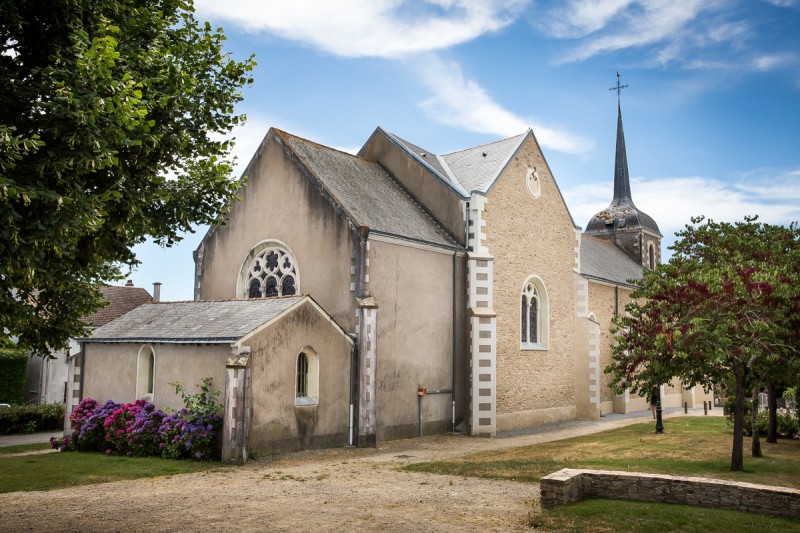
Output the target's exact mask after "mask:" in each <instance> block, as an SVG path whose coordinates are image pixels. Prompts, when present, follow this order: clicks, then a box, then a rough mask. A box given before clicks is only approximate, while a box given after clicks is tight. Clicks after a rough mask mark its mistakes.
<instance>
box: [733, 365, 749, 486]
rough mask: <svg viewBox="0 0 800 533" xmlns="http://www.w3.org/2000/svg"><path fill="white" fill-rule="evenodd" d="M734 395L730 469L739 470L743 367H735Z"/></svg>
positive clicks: (741, 452) (740, 463)
mask: <svg viewBox="0 0 800 533" xmlns="http://www.w3.org/2000/svg"><path fill="white" fill-rule="evenodd" d="M735 374H736V396H735V400H736V401H735V402H734V405H733V449H732V450H731V470H732V471H734V472H741V471H742V470H744V435H743V433H742V430H743V429H744V391H745V381H746V379H747V377H746V376H745V372H744V369H736V370H735Z"/></svg>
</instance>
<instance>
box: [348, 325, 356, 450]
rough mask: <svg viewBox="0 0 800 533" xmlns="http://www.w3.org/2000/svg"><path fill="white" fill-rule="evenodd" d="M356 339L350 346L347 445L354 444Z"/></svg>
mask: <svg viewBox="0 0 800 533" xmlns="http://www.w3.org/2000/svg"><path fill="white" fill-rule="evenodd" d="M357 353H358V339H357V338H355V336H354V337H353V347H352V348H350V437H349V438H348V440H347V445H348V446H355V445H356V443H355V424H354V423H353V404H354V400H355V386H356V372H357V366H356V365H357V355H356V354H357Z"/></svg>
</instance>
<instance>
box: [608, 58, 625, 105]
mask: <svg viewBox="0 0 800 533" xmlns="http://www.w3.org/2000/svg"><path fill="white" fill-rule="evenodd" d="M627 88H628V86H627V85H621V84H620V82H619V67H617V84H616V85H615V86H614V87H611V88H609V89H608V90H609V91H617V105H619V100H620V93H622V89H627Z"/></svg>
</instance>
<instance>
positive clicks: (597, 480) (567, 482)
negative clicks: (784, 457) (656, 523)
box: [540, 468, 800, 518]
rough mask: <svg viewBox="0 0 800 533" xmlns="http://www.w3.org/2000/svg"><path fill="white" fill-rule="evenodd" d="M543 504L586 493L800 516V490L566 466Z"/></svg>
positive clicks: (547, 483) (548, 485) (546, 487)
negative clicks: (579, 468)
mask: <svg viewBox="0 0 800 533" xmlns="http://www.w3.org/2000/svg"><path fill="white" fill-rule="evenodd" d="M540 486H541V495H542V507H544V508H549V507H554V506H556V505H564V504H567V503H572V502H576V501H580V500H583V499H586V498H614V499H618V500H641V501H646V502H656V503H678V504H683V505H697V506H700V507H714V508H718V509H732V510H735V511H749V512H755V513H761V514H769V515H776V516H785V517H788V518H800V490H797V489H791V488H787V487H773V486H770V485H756V484H754V483H742V482H737V481H723V480H719V479H707V478H700V477H680V476H668V475H661V474H642V473H636V472H615V471H608V470H577V469H569V468H565V469H563V470H559V471H558V472H555V473H553V474H550V475H549V476H545V477H543V478H542V479H541V482H540Z"/></svg>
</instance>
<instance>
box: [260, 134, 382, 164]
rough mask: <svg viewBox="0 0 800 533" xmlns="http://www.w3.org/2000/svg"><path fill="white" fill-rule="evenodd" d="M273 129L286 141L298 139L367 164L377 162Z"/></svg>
mask: <svg viewBox="0 0 800 533" xmlns="http://www.w3.org/2000/svg"><path fill="white" fill-rule="evenodd" d="M272 129H273V130H275V133H277V134H278V135H280V136H281V137H282V138H284V140H286V138H285V137H284V136H288V137H292V138H294V139H297V140H299V141H302V142H306V143H308V144H313V145H314V146H317V147H319V148H324V149H325V150H328V151H330V152H338V153H340V154H342V155H346V156H350V157H353V158H355V159H359V160H361V161H365V162H367V163H375V161H371V160H369V159H366V158H364V157H361V156H359V155H355V154H351V153H350V152H345V151H344V150H339V149H338V148H333V147H331V146H326V145H324V144H320V143H318V142H316V141H312V140H311V139H306V138H305V137H300V136H299V135H295V134H293V133H289V132H287V131H283V130H280V129H278V128H272Z"/></svg>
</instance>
